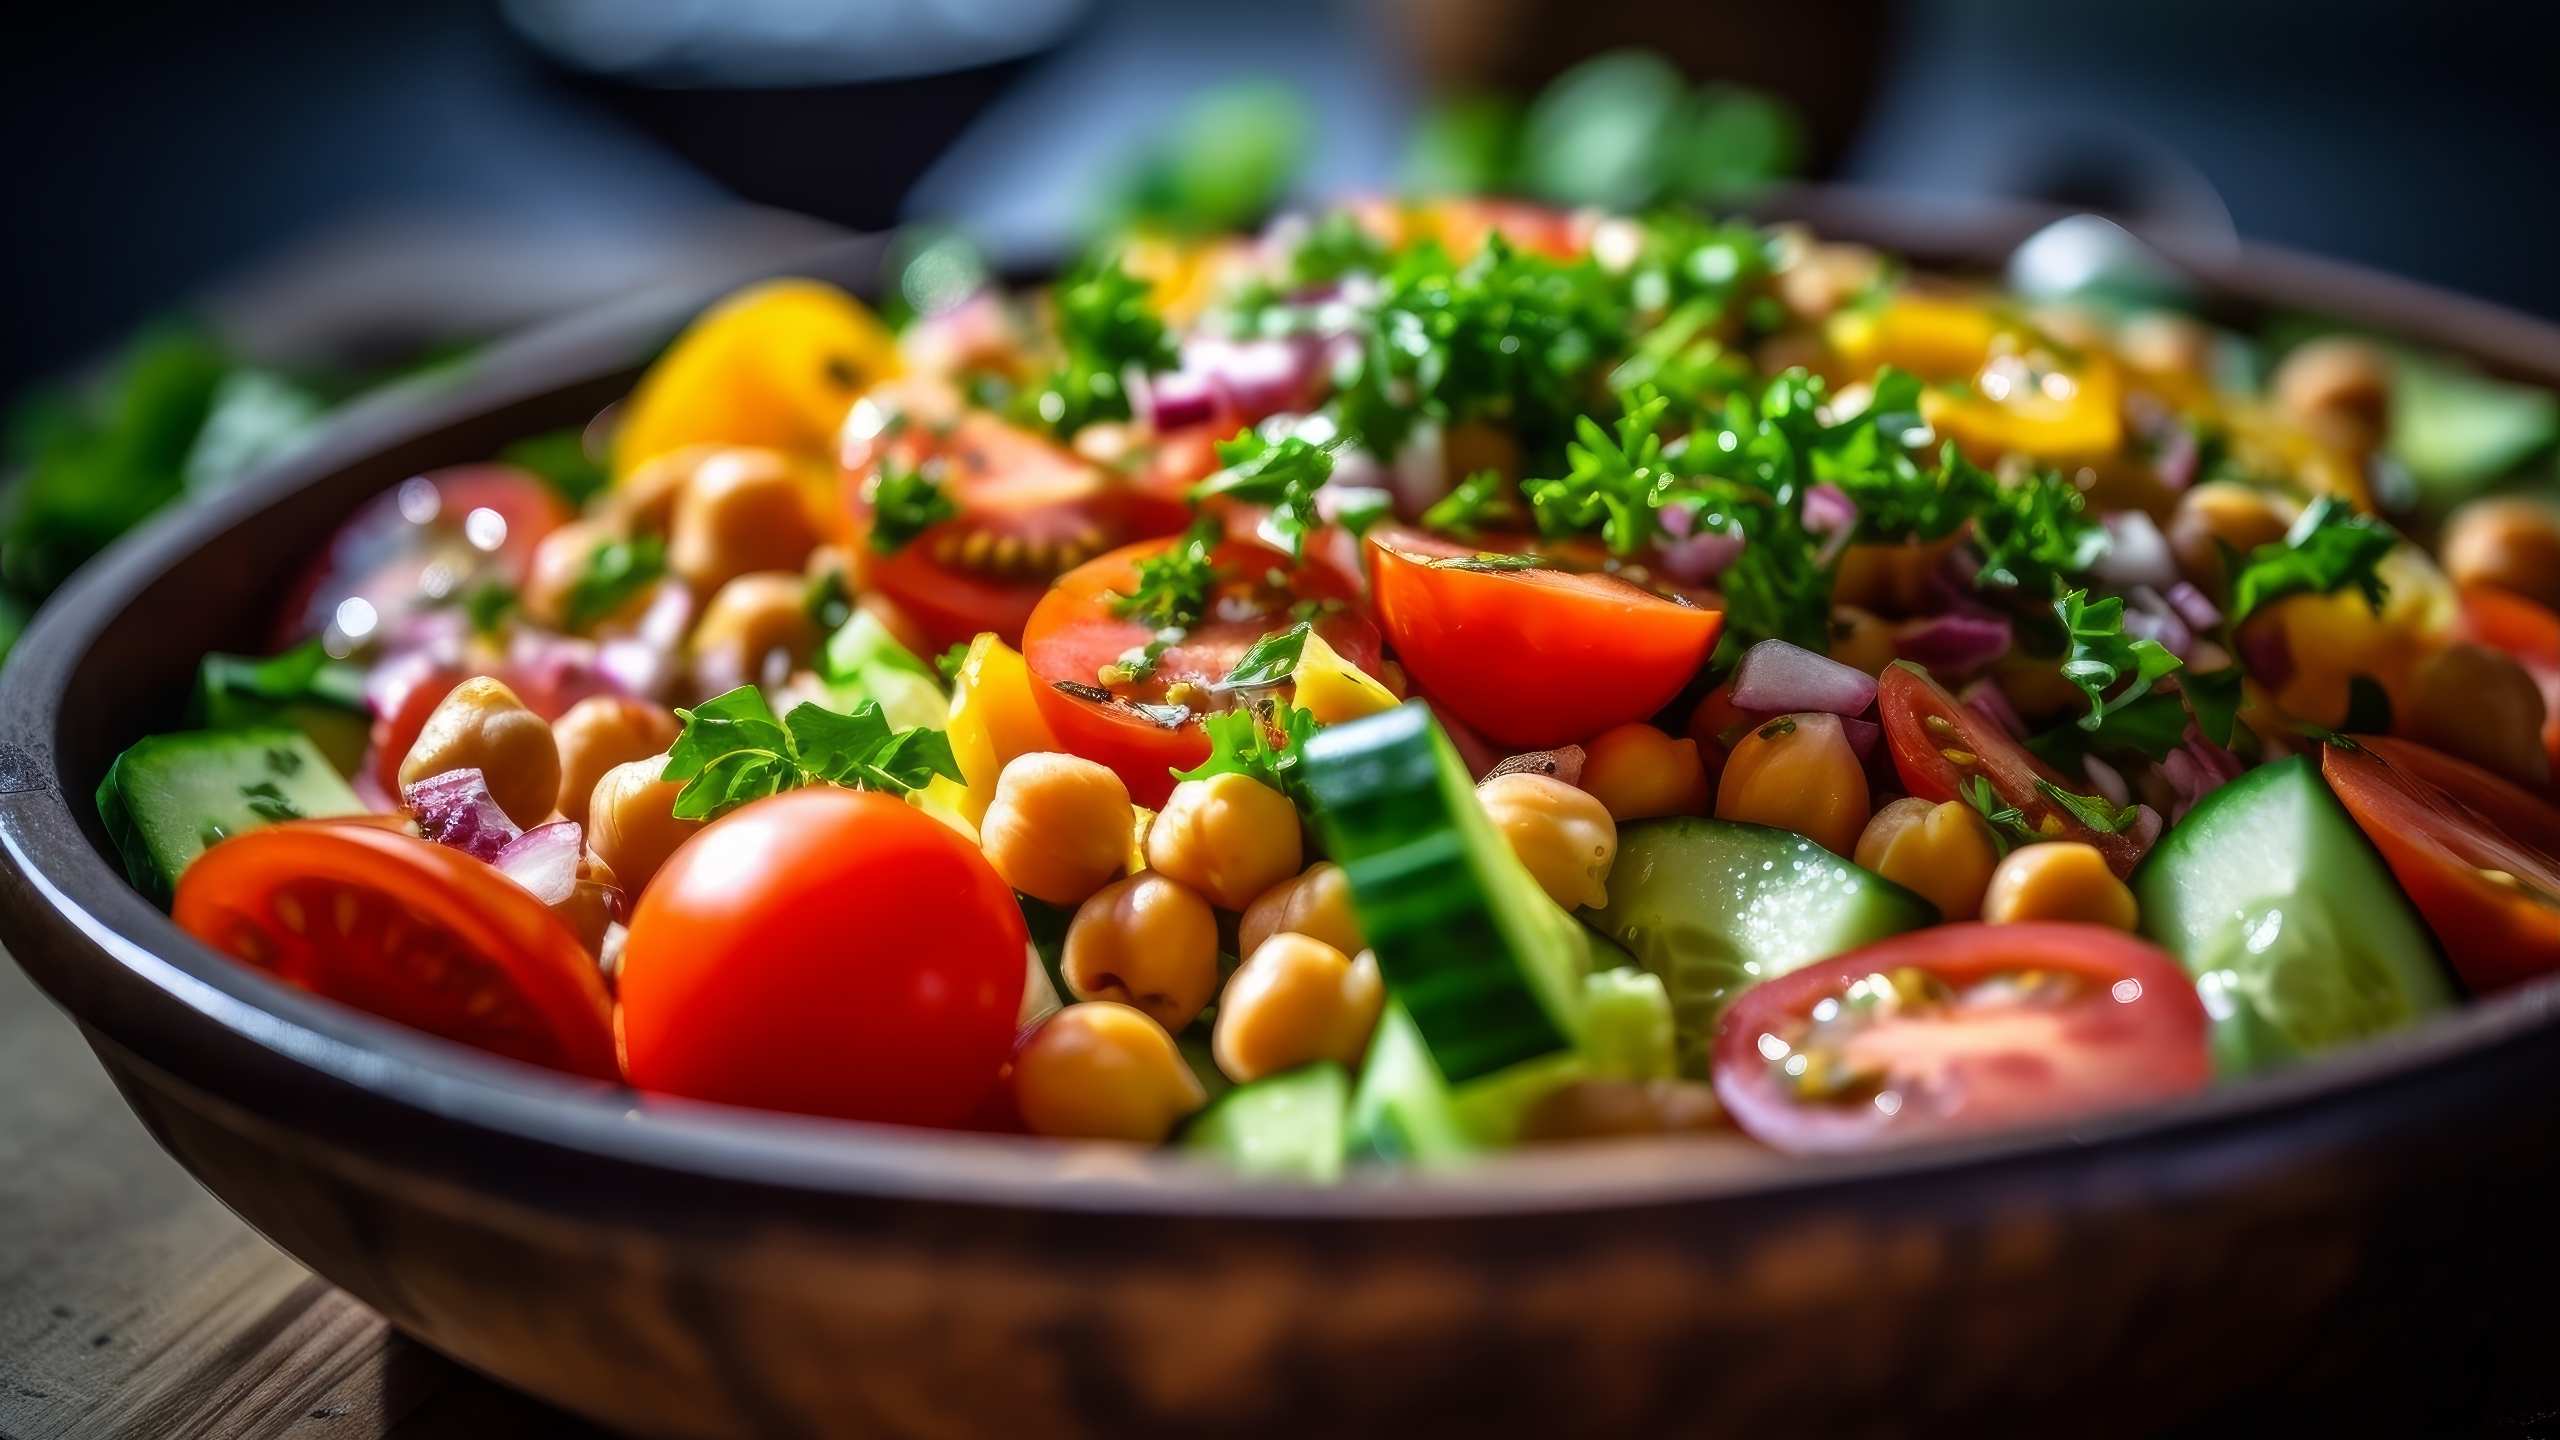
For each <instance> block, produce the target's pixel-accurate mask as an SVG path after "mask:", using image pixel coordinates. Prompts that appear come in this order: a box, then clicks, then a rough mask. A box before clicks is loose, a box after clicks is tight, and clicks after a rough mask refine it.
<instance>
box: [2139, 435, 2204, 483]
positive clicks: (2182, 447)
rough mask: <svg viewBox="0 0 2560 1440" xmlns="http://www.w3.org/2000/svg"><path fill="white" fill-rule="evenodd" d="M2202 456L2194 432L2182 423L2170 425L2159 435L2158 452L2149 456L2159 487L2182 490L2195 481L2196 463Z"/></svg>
mask: <svg viewBox="0 0 2560 1440" xmlns="http://www.w3.org/2000/svg"><path fill="white" fill-rule="evenodd" d="M2203 457H2204V452H2203V450H2202V448H2201V447H2199V446H2198V445H2197V444H2196V433H2195V432H2194V431H2193V430H2190V429H2188V428H2187V427H2186V426H2184V425H2172V426H2170V427H2169V429H2168V433H2166V434H2164V435H2162V436H2161V437H2160V450H2159V453H2158V454H2156V455H2154V456H2152V458H2151V469H2152V473H2153V474H2155V475H2157V476H2159V477H2160V488H2162V489H2164V490H2168V491H2171V492H2172V493H2175V492H2178V491H2182V490H2185V489H2186V488H2187V487H2188V486H2190V485H2193V484H2194V483H2196V465H2197V462H2199V461H2200V460H2202V459H2203Z"/></svg>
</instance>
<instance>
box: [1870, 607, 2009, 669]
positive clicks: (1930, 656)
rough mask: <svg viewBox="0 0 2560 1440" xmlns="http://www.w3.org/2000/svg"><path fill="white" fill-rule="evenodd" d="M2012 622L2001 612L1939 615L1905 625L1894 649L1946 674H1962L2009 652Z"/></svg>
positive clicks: (1909, 658) (1900, 654)
mask: <svg viewBox="0 0 2560 1440" xmlns="http://www.w3.org/2000/svg"><path fill="white" fill-rule="evenodd" d="M2012 638H2013V637H2012V635H2011V633H2010V629H2009V622H2008V620H2007V619H2006V618H2004V617H2002V616H1998V615H1939V616H1936V617H1933V618H1931V619H1928V620H1923V621H1920V622H1919V623H1917V624H1914V625H1908V626H1905V627H1904V628H1903V629H1902V630H1901V631H1900V632H1899V633H1898V634H1896V635H1895V636H1894V637H1893V653H1894V654H1896V655H1898V656H1900V657H1901V658H1903V659H1905V660H1911V661H1916V662H1918V663H1919V664H1921V665H1924V666H1927V667H1928V668H1929V669H1931V670H1934V671H1938V672H1940V673H1943V674H1950V675H1961V674H1964V673H1966V672H1968V671H1973V670H1979V669H1981V668H1982V667H1983V666H1985V665H1988V664H1990V663H1991V662H1993V661H1995V660H1997V659H1999V658H2000V657H2001V656H2003V655H2006V654H2008V653H2009V646H2010V644H2011V643H2012Z"/></svg>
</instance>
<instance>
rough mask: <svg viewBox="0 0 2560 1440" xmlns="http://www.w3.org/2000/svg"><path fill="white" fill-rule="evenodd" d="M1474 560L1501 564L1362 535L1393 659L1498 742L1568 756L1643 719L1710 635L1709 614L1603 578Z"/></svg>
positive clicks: (1684, 678) (1711, 644) (1399, 534)
mask: <svg viewBox="0 0 2560 1440" xmlns="http://www.w3.org/2000/svg"><path fill="white" fill-rule="evenodd" d="M1484 553H1485V554H1488V555H1492V554H1503V555H1504V558H1503V559H1502V560H1500V561H1487V560H1483V559H1480V558H1478V555H1477V552H1475V551H1471V550H1467V549H1464V548H1461V547H1457V546H1453V545H1451V544H1449V543H1448V542H1446V541H1442V540H1437V539H1433V538H1431V537H1429V536H1424V535H1420V534H1418V533H1416V532H1414V531H1410V530H1400V529H1391V530H1380V531H1372V532H1371V533H1370V536H1369V558H1370V565H1371V585H1372V588H1373V593H1374V597H1375V601H1374V603H1375V605H1376V608H1377V612H1378V623H1379V624H1380V625H1381V626H1382V627H1383V628H1384V629H1385V630H1386V633H1387V640H1388V643H1389V644H1390V645H1392V646H1393V647H1394V649H1395V653H1396V658H1397V659H1398V660H1399V661H1401V662H1402V663H1403V665H1404V667H1405V669H1406V671H1407V672H1409V673H1410V674H1411V675H1412V676H1413V679H1414V683H1415V686H1416V688H1417V689H1419V690H1420V691H1421V692H1422V693H1423V694H1424V695H1427V696H1429V697H1430V698H1431V700H1432V701H1433V702H1434V703H1436V704H1438V705H1441V706H1444V707H1446V708H1447V709H1448V710H1449V711H1450V712H1451V713H1453V714H1455V715H1456V716H1457V717H1458V718H1459V719H1461V720H1464V721H1465V722H1467V723H1468V724H1469V725H1471V726H1473V727H1475V728H1476V729H1477V730H1478V731H1481V732H1482V733H1483V734H1484V735H1485V736H1486V737H1487V738H1489V739H1491V740H1493V741H1495V742H1496V743H1498V744H1503V745H1508V746H1511V747H1513V748H1515V749H1523V750H1536V749H1545V748H1549V747H1552V746H1557V745H1570V744H1573V743H1575V742H1577V741H1582V740H1588V739H1590V738H1591V737H1592V736H1594V735H1597V734H1599V733H1600V732H1601V731H1603V730H1606V729H1609V728H1610V727H1611V726H1614V725H1621V724H1624V723H1626V722H1627V721H1630V720H1641V719H1644V718H1645V717H1647V716H1649V715H1651V714H1653V713H1654V712H1655V711H1656V710H1659V709H1661V708H1662V707H1663V706H1664V705H1665V704H1667V703H1668V702H1669V701H1670V700H1671V698H1672V697H1673V696H1674V695H1677V694H1679V693H1680V687H1682V686H1683V685H1686V684H1688V683H1689V677H1691V676H1692V675H1695V674H1696V673H1697V672H1698V667H1699V666H1701V665H1704V664H1705V663H1706V662H1707V656H1708V654H1709V653H1710V652H1712V651H1713V650H1714V649H1715V644H1716V636H1717V635H1718V634H1720V633H1722V631H1723V629H1724V615H1723V612H1721V611H1717V610H1710V609H1706V608H1704V607H1701V606H1698V605H1694V604H1689V603H1685V602H1683V601H1681V600H1677V599H1670V598H1666V597H1664V596H1662V595H1660V594H1657V593H1655V592H1653V591H1651V590H1648V589H1645V588H1643V587H1641V586H1638V585H1635V584H1632V583H1630V582H1628V581H1627V580H1624V579H1621V578H1619V577H1617V576H1614V575H1607V574H1599V573H1588V572H1582V571H1576V570H1572V569H1569V568H1563V567H1561V566H1559V565H1557V564H1556V563H1554V562H1552V561H1550V560H1548V559H1547V558H1545V557H1543V556H1531V555H1527V554H1518V555H1513V554H1510V553H1508V552H1498V551H1486V552H1484ZM1519 561H1529V562H1532V563H1526V564H1521V563H1517V562H1519Z"/></svg>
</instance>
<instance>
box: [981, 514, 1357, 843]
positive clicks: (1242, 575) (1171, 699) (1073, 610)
mask: <svg viewBox="0 0 2560 1440" xmlns="http://www.w3.org/2000/svg"><path fill="white" fill-rule="evenodd" d="M1176 543H1179V542H1177V541H1174V540H1151V541H1146V542H1142V543H1140V544H1136V545H1130V546H1126V547H1124V548H1122V549H1119V550H1114V551H1112V552H1111V553H1110V554H1108V555H1105V556H1103V557H1101V558H1100V559H1098V560H1095V561H1092V562H1091V563H1089V564H1086V565H1083V566H1080V567H1078V568H1076V569H1075V570H1072V571H1070V572H1068V573H1067V574H1066V575H1063V576H1061V577H1059V580H1058V583H1057V584H1056V585H1055V586H1054V587H1052V588H1051V589H1050V591H1049V594H1048V596H1047V597H1046V598H1044V599H1043V600H1041V602H1040V605H1039V608H1038V609H1037V610H1035V611H1033V612H1032V616H1031V623H1030V625H1029V626H1028V627H1027V628H1026V629H1025V630H1024V632H1023V642H1022V655H1023V659H1024V660H1026V661H1028V662H1029V663H1030V666H1031V677H1032V679H1033V681H1034V682H1036V683H1035V685H1034V688H1033V693H1034V695H1035V696H1036V697H1037V698H1038V700H1039V703H1040V709H1041V713H1042V714H1043V715H1044V716H1045V717H1046V718H1047V720H1048V722H1049V726H1050V728H1051V729H1052V730H1054V731H1055V732H1056V733H1057V737H1058V743H1060V744H1061V745H1064V746H1065V747H1066V748H1067V749H1069V750H1071V751H1073V752H1074V753H1076V754H1078V755H1082V756H1084V757H1086V758H1087V759H1091V760H1098V761H1100V762H1102V763H1103V764H1105V765H1108V766H1110V767H1111V768H1112V769H1113V770H1115V771H1117V772H1119V775H1120V778H1121V779H1122V780H1123V781H1124V782H1126V783H1127V784H1128V787H1129V795H1130V798H1132V799H1134V800H1136V801H1137V802H1138V803H1139V804H1141V805H1157V804H1161V803H1163V800H1164V797H1165V796H1166V795H1167V794H1169V793H1171V791H1172V789H1173V778H1172V775H1171V772H1172V771H1174V770H1183V769H1188V768H1190V767H1191V766H1194V765H1197V764H1199V763H1200V762H1201V761H1202V760H1204V759H1207V758H1208V755H1209V740H1208V736H1207V733H1206V732H1205V731H1204V730H1203V729H1202V728H1201V725H1200V719H1199V717H1200V715H1201V713H1203V712H1204V711H1207V710H1213V709H1216V708H1219V707H1221V706H1224V705H1228V704H1231V703H1232V697H1229V696H1224V695H1220V694H1218V693H1217V692H1215V691H1212V690H1208V689H1207V688H1206V687H1208V686H1210V685H1213V684H1215V683H1216V682H1217V681H1220V680H1224V679H1225V678H1226V677H1227V673H1228V672H1229V671H1231V670H1233V669H1234V668H1235V664H1236V661H1237V660H1239V659H1241V658H1242V657H1243V655H1244V652H1245V651H1246V650H1248V649H1250V648H1252V646H1253V642H1255V641H1256V640H1259V639H1261V638H1262V637H1263V636H1265V635H1268V634H1271V633H1272V632H1274V631H1278V630H1285V629H1287V628H1288V627H1289V626H1291V625H1293V624H1295V623H1297V612H1298V609H1299V607H1300V606H1302V605H1304V604H1305V603H1307V602H1310V601H1313V602H1315V603H1316V604H1317V605H1319V606H1320V607H1323V609H1322V612H1321V613H1320V614H1319V615H1318V617H1317V619H1316V622H1315V624H1316V632H1317V633H1318V634H1320V635H1322V636H1323V637H1324V639H1325V643H1327V644H1329V645H1331V646H1332V647H1333V648H1334V650H1335V651H1337V652H1338V653H1340V654H1341V655H1342V656H1343V658H1345V659H1347V660H1349V661H1350V662H1351V663H1352V664H1354V665H1357V666H1359V667H1360V668H1361V669H1363V670H1366V671H1369V672H1370V673H1372V674H1375V673H1376V672H1377V670H1378V669H1379V654H1380V647H1379V642H1378V631H1377V627H1375V626H1373V625H1371V624H1370V623H1369V622H1368V621H1367V620H1366V619H1364V618H1362V616H1361V615H1360V614H1359V613H1358V612H1357V611H1356V610H1355V609H1353V608H1352V606H1351V604H1350V602H1351V601H1352V600H1353V598H1354V590H1353V587H1352V586H1351V584H1350V583H1349V582H1348V581H1347V580H1345V579H1344V578H1343V577H1342V576H1341V575H1340V574H1338V573H1337V572H1335V571H1333V570H1332V569H1330V568H1328V567H1326V566H1322V565H1296V564H1293V563H1292V562H1291V561H1290V559H1289V557H1288V556H1287V555H1286V554H1284V553H1282V552H1281V551H1278V550H1274V549H1271V548H1270V547H1268V546H1264V545H1255V544H1251V543H1247V542H1241V541H1232V540H1231V541H1228V542H1226V543H1224V544H1221V545H1219V546H1217V547H1216V548H1215V549H1214V550H1212V551H1211V552H1210V564H1211V565H1212V566H1214V567H1215V568H1216V571H1217V575H1218V587H1217V590H1216V592H1215V594H1214V596H1213V598H1212V599H1211V601H1210V605H1209V617H1210V618H1209V619H1208V620H1207V621H1206V622H1204V623H1202V624H1199V625H1195V626H1192V627H1191V628H1190V629H1189V630H1188V631H1187V632H1185V633H1184V634H1183V635H1182V636H1181V637H1180V639H1178V640H1177V641H1175V642H1174V643H1172V644H1170V645H1168V646H1166V647H1165V648H1164V649H1163V650H1162V651H1161V652H1159V653H1158V655H1157V656H1156V662H1155V666H1154V669H1153V670H1152V672H1151V673H1149V674H1148V675H1147V677H1146V678H1145V679H1143V680H1125V681H1119V682H1117V683H1111V684H1105V683H1103V682H1104V680H1105V676H1104V673H1103V672H1104V670H1105V667H1108V666H1113V665H1115V664H1117V663H1118V662H1119V661H1120V660H1121V658H1122V657H1123V656H1126V655H1128V654H1129V653H1131V652H1132V651H1142V650H1144V649H1145V648H1146V647H1147V646H1148V645H1149V643H1150V642H1151V641H1152V640H1154V638H1155V632H1153V631H1151V630H1149V629H1148V628H1147V627H1146V626H1145V625H1144V624H1142V623H1140V622H1139V621H1137V620H1134V619H1131V618H1129V617H1127V616H1125V615H1122V614H1121V613H1120V608H1119V602H1120V600H1121V597H1123V596H1126V595H1129V594H1131V593H1133V592H1134V591H1135V590H1136V589H1137V584H1138V564H1139V562H1140V561H1142V560H1145V559H1147V558H1149V557H1151V556H1155V555H1160V554H1163V553H1164V552H1165V551H1166V550H1168V549H1170V548H1171V547H1172V546H1173V545H1175V544H1176ZM1326 602H1333V603H1331V604H1330V605H1327V604H1326Z"/></svg>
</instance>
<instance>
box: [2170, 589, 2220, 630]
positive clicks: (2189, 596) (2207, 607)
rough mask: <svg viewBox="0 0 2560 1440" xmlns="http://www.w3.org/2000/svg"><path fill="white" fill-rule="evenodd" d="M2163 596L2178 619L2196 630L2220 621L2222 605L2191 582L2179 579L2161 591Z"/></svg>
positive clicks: (2206, 627)
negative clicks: (2209, 597) (2214, 601)
mask: <svg viewBox="0 0 2560 1440" xmlns="http://www.w3.org/2000/svg"><path fill="white" fill-rule="evenodd" d="M2163 598H2165V599H2166V600H2167V601H2168V602H2169V608H2170V609H2172V610H2175V611H2177V612H2178V618H2179V619H2181V620H2184V621H2186V622H2187V623H2188V624H2189V625H2192V626H2194V627H2195V628H2196V629H2198V630H2210V629H2212V628H2214V627H2215V626H2217V625H2219V624H2221V623H2222V607H2221V606H2218V605H2216V604H2214V603H2213V602H2212V601H2211V600H2209V599H2207V598H2206V597H2205V593H2204V592H2203V591H2202V590H2199V589H2197V588H2196V587H2195V585H2194V584H2193V583H2192V582H2189V581H2185V580H2181V581H2179V582H2178V583H2176V584H2175V585H2172V586H2170V587H2169V588H2168V590H2166V591H2165V592H2163Z"/></svg>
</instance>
